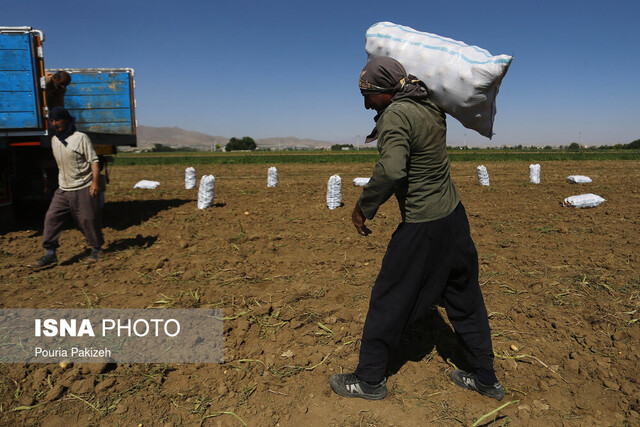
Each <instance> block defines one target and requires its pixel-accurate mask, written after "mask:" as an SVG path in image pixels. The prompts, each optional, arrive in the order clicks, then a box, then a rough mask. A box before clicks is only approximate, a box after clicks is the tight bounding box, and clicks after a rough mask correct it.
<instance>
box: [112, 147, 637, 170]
mask: <svg viewBox="0 0 640 427" xmlns="http://www.w3.org/2000/svg"><path fill="white" fill-rule="evenodd" d="M449 157H450V159H451V161H452V162H456V161H460V162H496V161H498V162H501V161H527V162H544V161H563V160H640V150H606V151H605V150H581V151H564V150H530V151H516V150H500V149H495V150H492V149H477V150H459V149H452V150H449ZM377 159H378V153H377V152H376V151H374V150H363V151H360V152H358V151H348V152H325V151H321V152H318V151H291V152H278V153H272V152H267V153H265V152H251V153H248V152H243V153H233V152H232V153H209V152H171V153H121V154H119V155H118V156H117V157H116V161H115V162H116V164H117V165H122V166H130V165H203V164H278V163H310V164H313V163H373V162H375V161H377Z"/></svg>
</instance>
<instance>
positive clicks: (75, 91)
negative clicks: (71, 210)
mask: <svg viewBox="0 0 640 427" xmlns="http://www.w3.org/2000/svg"><path fill="white" fill-rule="evenodd" d="M43 43H44V33H43V32H42V31H39V30H37V29H33V28H31V27H0V231H1V229H7V228H10V227H12V226H13V225H15V222H16V221H15V219H16V218H23V217H25V215H26V216H29V213H31V212H34V211H39V210H41V209H37V207H40V208H41V207H42V206H43V205H46V203H47V200H49V199H50V197H51V196H52V195H53V191H55V188H56V187H57V167H56V163H55V160H54V158H53V155H52V153H51V132H50V129H49V120H48V117H49V106H48V105H47V99H46V96H45V87H46V78H45V76H46V73H47V72H51V73H55V72H57V71H60V70H64V71H66V72H68V73H69V74H70V75H71V84H69V86H68V87H67V91H66V94H65V98H64V104H65V108H66V109H67V110H69V112H70V113H71V115H72V116H74V117H75V118H76V128H77V130H78V131H81V132H84V133H86V134H87V135H88V136H89V137H90V139H91V141H92V143H93V145H94V148H95V150H96V153H97V154H98V157H99V158H100V165H101V170H102V171H103V174H104V175H105V179H106V180H107V181H108V165H109V163H110V162H112V161H113V158H114V157H113V155H115V154H116V153H117V152H118V147H122V146H130V147H135V146H136V145H137V136H136V119H135V98H134V88H135V82H134V74H135V73H134V70H133V69H131V68H62V69H45V63H44V50H43ZM38 214H40V212H38Z"/></svg>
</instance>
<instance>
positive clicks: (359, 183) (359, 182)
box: [353, 178, 371, 187]
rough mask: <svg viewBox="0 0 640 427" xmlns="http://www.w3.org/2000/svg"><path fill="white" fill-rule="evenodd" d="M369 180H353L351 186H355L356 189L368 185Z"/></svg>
mask: <svg viewBox="0 0 640 427" xmlns="http://www.w3.org/2000/svg"><path fill="white" fill-rule="evenodd" d="M370 179H371V178H354V179H353V185H355V186H356V187H364V186H365V185H367V184H368V183H369V180H370Z"/></svg>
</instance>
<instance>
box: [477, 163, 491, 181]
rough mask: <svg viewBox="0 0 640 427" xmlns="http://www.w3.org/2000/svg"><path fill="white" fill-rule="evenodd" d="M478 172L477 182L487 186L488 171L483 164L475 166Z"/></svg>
mask: <svg viewBox="0 0 640 427" xmlns="http://www.w3.org/2000/svg"><path fill="white" fill-rule="evenodd" d="M476 171H477V172H478V184H480V185H486V186H489V172H487V168H486V167H485V165H480V166H478V167H477V168H476Z"/></svg>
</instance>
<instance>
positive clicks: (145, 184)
mask: <svg viewBox="0 0 640 427" xmlns="http://www.w3.org/2000/svg"><path fill="white" fill-rule="evenodd" d="M158 185H160V183H159V182H158V181H148V180H146V179H143V180H142V181H138V182H136V185H134V186H133V188H143V189H146V190H155V189H156V188H158Z"/></svg>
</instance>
